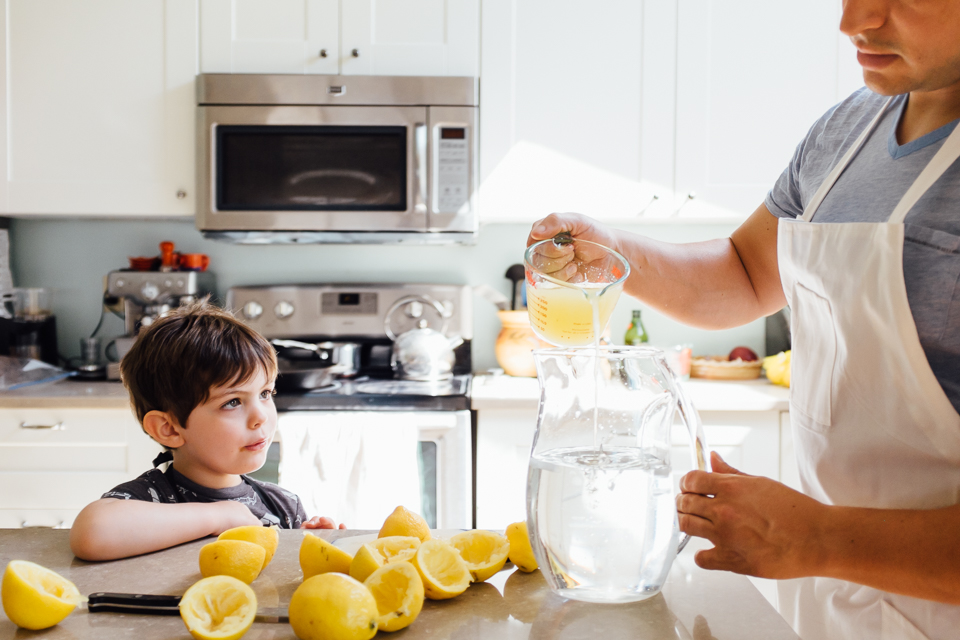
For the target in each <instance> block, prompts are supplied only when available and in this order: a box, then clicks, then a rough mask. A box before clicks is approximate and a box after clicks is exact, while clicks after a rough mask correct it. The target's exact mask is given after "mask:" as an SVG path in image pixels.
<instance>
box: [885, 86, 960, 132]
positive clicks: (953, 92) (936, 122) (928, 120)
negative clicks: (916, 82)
mask: <svg viewBox="0 0 960 640" xmlns="http://www.w3.org/2000/svg"><path fill="white" fill-rule="evenodd" d="M957 118H960V84H957V85H952V86H949V87H945V88H943V89H938V90H936V91H912V92H911V93H910V97H909V99H908V100H907V108H906V109H904V111H903V117H902V118H900V123H899V124H898V125H897V144H900V145H904V144H907V143H908V142H913V141H914V140H916V139H917V138H920V137H922V136H925V135H927V134H928V133H930V132H931V131H936V130H937V129H939V128H940V127H942V126H943V125H945V124H949V123H950V122H953V121H954V120H956V119H957Z"/></svg>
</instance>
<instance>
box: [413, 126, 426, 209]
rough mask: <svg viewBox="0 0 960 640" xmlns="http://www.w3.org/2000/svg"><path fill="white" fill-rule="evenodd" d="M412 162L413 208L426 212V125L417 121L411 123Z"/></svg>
mask: <svg viewBox="0 0 960 640" xmlns="http://www.w3.org/2000/svg"><path fill="white" fill-rule="evenodd" d="M413 162H414V171H415V172H416V178H417V179H416V181H415V182H414V191H413V210H414V211H416V212H417V213H426V212H427V203H426V197H427V125H426V124H424V123H422V122H418V123H416V124H415V125H413Z"/></svg>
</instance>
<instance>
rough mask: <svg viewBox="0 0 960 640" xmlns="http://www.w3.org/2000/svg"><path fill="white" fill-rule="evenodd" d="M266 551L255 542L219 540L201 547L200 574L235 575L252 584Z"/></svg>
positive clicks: (206, 576)
mask: <svg viewBox="0 0 960 640" xmlns="http://www.w3.org/2000/svg"><path fill="white" fill-rule="evenodd" d="M265 556H266V551H264V549H263V547H261V546H260V545H258V544H254V543H253V542H244V541H243V540H217V541H216V542H211V543H210V544H205V545H203V547H202V548H201V549H200V575H202V576H203V577H204V578H209V577H210V576H233V577H234V578H236V579H237V580H242V581H243V582H246V583H247V584H250V583H251V582H253V581H254V580H256V579H257V576H258V575H260V568H261V567H262V566H263V558H264V557H265Z"/></svg>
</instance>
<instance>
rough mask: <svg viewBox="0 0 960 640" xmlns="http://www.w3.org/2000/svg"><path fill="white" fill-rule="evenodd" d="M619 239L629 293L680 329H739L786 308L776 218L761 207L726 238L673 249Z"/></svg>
mask: <svg viewBox="0 0 960 640" xmlns="http://www.w3.org/2000/svg"><path fill="white" fill-rule="evenodd" d="M617 240H618V242H617V244H618V248H619V250H620V251H621V253H623V254H624V257H625V258H627V260H628V261H629V262H630V264H631V265H633V267H634V269H633V272H632V273H631V274H630V278H629V279H628V281H627V283H626V287H625V291H626V292H627V294H629V295H631V296H634V297H635V298H637V299H639V300H642V301H644V302H645V303H647V304H649V305H650V306H651V307H653V308H654V309H656V310H657V311H659V312H661V313H663V314H665V315H668V316H670V317H671V318H674V319H675V320H678V321H680V322H682V323H684V324H687V325H690V326H693V327H698V328H701V329H727V328H730V327H738V326H741V325H744V324H746V323H748V322H751V321H753V320H756V319H757V318H762V317H763V316H767V315H770V314H771V313H774V312H776V311H777V310H779V309H781V308H782V307H783V306H784V305H785V304H786V300H785V299H784V296H783V289H782V287H781V285H780V271H779V267H778V265H777V251H776V245H777V219H776V218H775V217H774V216H772V215H771V214H770V212H769V211H767V208H766V207H764V206H761V207H760V208H758V209H757V210H756V211H755V212H754V213H753V215H752V216H750V218H749V219H747V221H746V222H744V223H743V224H742V225H741V226H740V228H738V229H737V230H736V231H735V232H734V233H733V235H732V236H731V237H730V238H723V239H718V240H708V241H706V242H696V243H690V244H671V243H668V242H660V241H657V240H651V239H650V238H646V237H643V236H640V235H636V234H632V233H626V232H622V233H621V234H620V235H618V238H617Z"/></svg>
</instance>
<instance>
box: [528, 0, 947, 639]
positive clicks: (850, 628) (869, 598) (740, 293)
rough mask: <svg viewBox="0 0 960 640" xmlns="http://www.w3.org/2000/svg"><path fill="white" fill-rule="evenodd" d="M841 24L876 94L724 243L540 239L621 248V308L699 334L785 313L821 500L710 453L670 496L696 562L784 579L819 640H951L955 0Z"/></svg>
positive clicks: (898, 2) (795, 402)
mask: <svg viewBox="0 0 960 640" xmlns="http://www.w3.org/2000/svg"><path fill="white" fill-rule="evenodd" d="M840 29H841V31H842V32H843V33H844V34H846V35H848V36H849V37H850V38H851V40H852V42H853V44H854V45H855V46H856V48H857V59H858V61H859V62H860V64H861V66H862V67H863V74H864V81H865V84H866V86H867V88H866V89H862V90H860V91H858V92H857V93H855V94H854V95H852V96H850V97H849V98H848V99H847V100H845V101H844V102H842V103H840V104H839V105H837V106H836V107H834V108H833V109H831V110H830V111H829V112H827V114H825V115H824V116H823V117H822V118H821V119H820V120H819V121H818V122H817V123H816V124H815V125H814V126H813V128H812V129H811V130H810V133H809V134H808V135H807V137H806V139H804V140H803V141H802V142H801V144H800V145H799V147H798V148H797V151H796V154H795V156H794V159H793V162H792V163H791V165H790V166H789V167H788V168H787V169H786V170H785V171H784V173H783V175H782V176H781V177H780V179H779V180H778V181H777V183H776V185H775V186H774V188H773V189H772V190H771V191H770V193H769V195H768V196H767V198H766V200H765V202H764V204H762V205H761V206H760V207H759V208H758V209H757V210H756V211H755V212H754V213H753V215H752V216H751V217H750V218H749V219H748V220H747V221H746V222H745V223H744V224H743V225H742V226H741V227H740V228H739V229H737V230H736V231H735V232H734V233H733V234H732V236H731V237H730V238H729V239H725V240H715V241H710V242H703V243H696V244H688V245H670V244H667V243H661V242H655V241H652V240H649V239H647V238H643V237H640V236H635V235H630V234H624V233H619V232H618V233H613V232H611V231H609V230H607V229H604V228H603V227H601V226H599V225H598V224H597V223H595V222H593V221H591V220H589V219H587V218H584V217H581V216H577V215H575V214H561V215H556V214H555V215H551V216H549V217H547V218H545V219H544V220H541V221H540V222H538V223H535V225H534V228H533V230H532V232H531V234H530V238H529V242H534V241H538V240H541V239H544V238H549V237H552V236H554V235H555V234H556V233H558V232H560V231H570V232H571V233H572V234H573V235H574V236H575V237H579V238H583V239H587V240H593V241H596V242H600V243H602V244H606V245H607V246H610V247H612V248H615V249H617V250H618V251H620V252H621V253H622V254H623V255H625V256H626V257H627V259H628V260H629V261H630V263H631V265H633V267H634V269H633V272H632V274H631V277H630V280H629V281H628V282H627V286H626V290H627V292H628V293H630V294H631V295H633V296H635V297H637V298H639V299H641V300H643V301H644V302H646V303H647V304H649V305H650V306H652V307H654V308H656V309H658V310H660V311H661V312H663V313H666V314H668V315H670V316H672V317H673V318H675V319H678V320H680V321H682V322H685V323H687V324H690V325H694V326H698V327H704V328H717V329H719V328H726V327H732V326H738V325H741V324H744V323H746V322H749V321H751V320H754V319H756V318H759V317H762V316H765V315H769V314H771V313H773V312H775V311H777V310H778V309H780V308H781V307H783V306H784V305H787V304H789V305H790V307H791V311H792V323H793V326H792V331H793V369H792V389H791V410H790V416H791V421H792V423H793V432H794V438H795V442H796V447H797V456H798V463H799V467H800V474H801V480H802V483H803V489H804V494H806V495H804V494H801V493H798V492H795V491H793V490H791V489H789V488H788V487H786V486H784V485H781V484H779V483H777V482H774V481H772V480H769V479H766V478H759V477H752V476H748V475H745V474H742V473H740V472H738V471H737V470H735V469H733V468H731V467H729V466H728V465H726V464H725V463H724V462H723V461H722V460H721V459H720V458H719V457H718V456H714V457H713V470H714V473H712V474H708V473H705V472H699V471H695V472H691V473H689V474H687V475H686V476H685V477H684V478H683V480H682V482H681V490H682V493H681V495H679V496H678V498H677V507H678V511H679V513H680V528H681V530H683V531H685V532H687V533H690V534H692V535H696V536H701V537H704V538H707V539H708V540H710V541H711V542H712V543H713V544H714V548H713V549H710V550H705V551H700V552H699V553H698V554H697V556H696V561H697V564H699V565H700V566H702V567H705V568H708V569H724V570H730V571H736V572H738V573H745V574H749V575H755V576H761V577H765V578H777V579H781V580H784V582H781V584H780V610H781V613H782V614H783V615H784V617H786V618H787V620H788V621H790V622H791V624H792V625H793V626H794V628H795V629H796V630H797V632H798V633H799V634H800V635H801V637H803V638H805V639H809V640H820V639H830V640H832V639H837V640H839V639H850V638H880V639H882V640H887V639H893V638H897V639H909V640H917V639H921V638H930V639H941V638H956V637H958V636H960V414H958V408H960V286H958V284H960V282H958V280H960V162H957V161H956V160H957V157H958V156H960V127H957V119H958V118H960V0H845V2H844V5H843V19H842V21H841V25H840ZM830 223H835V224H830ZM836 223H840V224H836ZM559 251H561V250H560V249H558V252H559ZM791 579H795V580H791Z"/></svg>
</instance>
